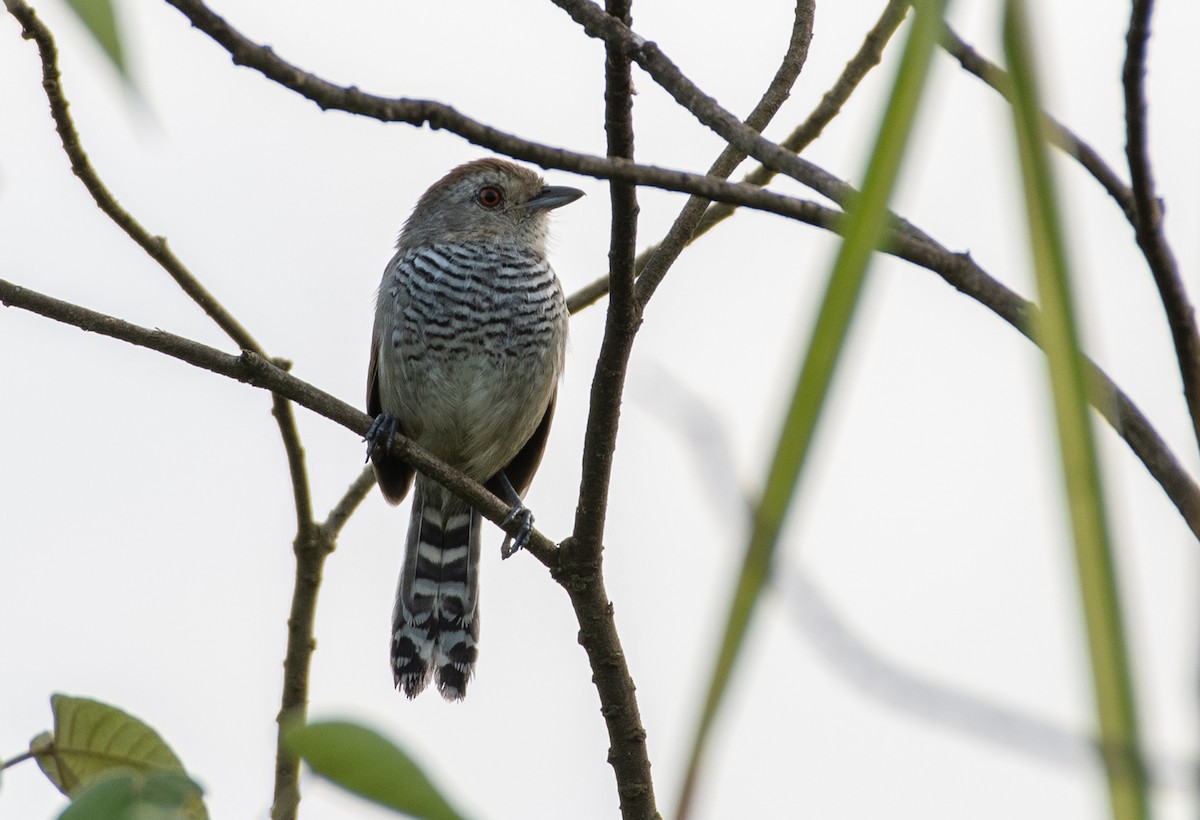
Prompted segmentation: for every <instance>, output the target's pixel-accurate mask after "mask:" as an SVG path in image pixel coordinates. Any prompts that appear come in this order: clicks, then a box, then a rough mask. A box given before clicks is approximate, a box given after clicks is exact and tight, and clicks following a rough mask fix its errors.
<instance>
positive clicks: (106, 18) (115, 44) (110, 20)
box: [67, 0, 130, 82]
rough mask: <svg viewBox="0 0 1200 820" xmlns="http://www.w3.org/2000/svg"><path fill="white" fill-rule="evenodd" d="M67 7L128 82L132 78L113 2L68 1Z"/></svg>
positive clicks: (101, 0)
mask: <svg viewBox="0 0 1200 820" xmlns="http://www.w3.org/2000/svg"><path fill="white" fill-rule="evenodd" d="M67 5H68V6H70V7H71V10H72V11H74V12H75V15H76V16H77V17H78V18H79V19H80V21H81V22H82V23H83V25H84V26H85V27H86V28H87V30H88V33H89V34H91V35H92V39H93V40H95V41H96V44H97V45H99V46H100V48H101V49H102V50H103V51H104V53H105V55H107V56H108V59H109V61H110V62H111V63H112V64H113V68H115V69H116V70H117V73H118V74H120V75H121V77H122V78H123V79H124V80H125V81H126V82H128V81H129V80H130V77H129V72H128V70H127V68H126V65H125V52H124V51H123V50H122V48H121V36H120V32H119V31H118V29H117V19H116V16H115V15H114V14H113V7H112V0H67Z"/></svg>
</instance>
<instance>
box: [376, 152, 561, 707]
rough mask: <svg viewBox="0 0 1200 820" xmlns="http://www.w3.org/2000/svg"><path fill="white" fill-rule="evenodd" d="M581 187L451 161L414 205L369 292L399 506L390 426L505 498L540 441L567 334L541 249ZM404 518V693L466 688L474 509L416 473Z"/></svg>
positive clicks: (474, 623) (517, 488)
mask: <svg viewBox="0 0 1200 820" xmlns="http://www.w3.org/2000/svg"><path fill="white" fill-rule="evenodd" d="M581 196H583V192H582V191H579V190H576V189H574V188H565V187H558V186H552V187H548V186H546V185H545V183H544V182H543V181H542V179H541V177H539V176H538V175H537V174H536V173H534V172H533V171H530V170H529V169H527V168H522V167H520V166H518V165H514V164H513V163H511V162H507V161H504V160H499V159H481V160H476V161H475V162H469V163H467V164H466V165H462V166H459V167H458V168H455V169H454V170H453V171H451V172H450V173H448V174H447V175H446V176H445V177H443V178H442V179H441V180H439V181H438V182H436V183H434V185H433V187H431V188H430V189H429V190H428V191H426V192H425V194H424V195H423V196H422V197H421V199H420V200H419V201H418V202H417V205H416V208H415V209H414V210H413V212H412V216H410V217H409V219H408V221H407V222H406V223H405V225H404V230H403V231H402V232H401V233H400V239H399V241H398V242H397V243H396V255H395V256H394V257H393V258H392V261H391V262H389V263H388V266H387V268H386V269H385V270H384V274H383V282H382V283H381V284H380V286H379V294H378V297H377V300H376V309H375V329H374V334H373V336H372V339H371V365H370V370H369V372H368V376H367V411H368V412H369V413H370V414H371V415H372V416H374V418H375V423H374V424H373V425H372V426H371V429H370V431H369V432H368V433H367V441H368V445H367V455H368V458H370V459H371V461H372V463H373V465H374V468H375V477H376V478H377V480H378V482H379V487H380V489H381V490H382V491H383V496H384V498H386V499H387V500H388V501H389V502H390V503H392V504H397V503H399V502H400V501H401V499H403V498H404V496H405V495H406V494H407V493H408V489H409V487H410V486H411V485H412V484H413V477H414V470H413V468H412V467H410V466H408V465H407V464H405V463H404V462H402V461H400V460H399V459H396V458H393V457H391V456H390V455H388V450H389V445H390V444H391V440H392V437H393V436H394V435H395V433H396V432H401V433H403V434H404V435H405V436H408V437H409V438H411V439H413V440H414V441H415V442H417V443H418V444H420V445H421V446H422V447H424V448H426V449H427V450H429V451H430V452H431V453H433V454H434V455H435V456H437V457H438V458H440V459H442V460H443V461H445V462H447V463H449V464H451V465H453V466H455V467H458V468H459V469H461V470H462V471H463V472H465V473H466V474H467V475H469V476H471V477H472V478H474V479H475V480H477V481H480V482H482V483H484V484H485V485H486V486H487V487H488V488H489V489H491V490H492V492H494V493H496V494H497V495H499V496H500V497H501V498H504V499H505V500H507V501H509V502H510V503H511V504H512V505H513V510H512V513H511V514H510V516H509V519H510V520H519V521H520V522H521V530H520V533H519V535H518V536H517V537H516V538H515V539H512V540H511V542H510V539H509V538H505V541H504V544H503V546H502V547H501V553H502V555H504V557H507V556H508V555H511V554H512V553H513V552H515V551H517V550H518V549H520V548H521V547H522V546H524V545H525V543H526V542H527V540H528V538H529V533H530V531H531V529H532V526H533V516H532V515H531V514H530V512H529V510H527V509H526V508H525V507H524V505H523V504H522V502H521V498H522V497H523V496H524V494H525V491H526V490H527V489H528V488H529V484H530V481H531V480H532V479H533V474H534V471H535V470H536V469H537V467H538V464H539V462H540V461H541V458H542V452H543V450H544V449H545V446H546V436H547V434H548V432H549V429H550V419H551V417H552V416H553V414H554V402H555V396H556V393H557V389H558V380H559V376H561V375H562V371H563V360H564V358H565V355H566V341H567V305H566V301H565V299H564V298H563V291H562V286H561V285H560V284H559V281H558V277H557V276H555V274H554V271H553V270H552V269H551V267H550V263H549V262H548V261H547V259H546V239H547V235H548V233H549V222H550V220H549V211H550V210H551V209H553V208H557V207H559V206H562V205H566V204H568V203H570V202H574V201H575V200H576V199H578V198H579V197H581ZM415 475H416V486H415V489H414V491H413V506H412V518H411V520H410V523H409V528H408V540H407V543H406V546H405V554H404V565H403V568H402V569H401V572H400V584H399V589H398V591H397V594H396V608H395V611H394V613H393V616H392V654H391V662H392V672H393V675H394V677H395V683H396V686H397V687H398V688H401V689H403V690H404V693H405V694H406V695H408V696H409V697H410V698H411V697H415V696H416V695H418V694H419V693H420V692H421V691H422V690H423V689H424V688H425V687H426V686H427V685H428V684H429V681H430V679H431V678H432V679H434V680H436V682H437V687H438V691H440V692H441V693H442V696H443V697H445V698H446V699H447V700H459V699H461V698H462V697H463V696H464V695H465V694H466V687H467V681H468V680H469V679H470V677H471V673H472V671H473V668H474V664H475V658H476V654H477V649H476V645H477V643H478V640H479V549H480V532H481V529H482V525H483V519H482V517H481V516H480V514H479V513H478V512H476V511H475V510H473V509H471V507H470V506H468V505H467V504H466V503H465V502H463V501H460V500H459V499H458V498H457V497H455V496H454V495H453V494H451V493H450V492H449V491H448V490H446V489H444V488H443V487H442V486H440V485H439V484H437V483H436V482H434V481H433V480H432V479H429V478H427V477H425V476H424V475H421V474H420V473H416V474H415Z"/></svg>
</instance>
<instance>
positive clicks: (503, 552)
mask: <svg viewBox="0 0 1200 820" xmlns="http://www.w3.org/2000/svg"><path fill="white" fill-rule="evenodd" d="M518 520H519V521H520V522H521V528H520V529H519V530H517V534H516V535H515V536H513V535H507V534H506V535H505V536H504V543H503V544H501V545H500V557H501V558H509V557H511V556H513V555H515V554H516V553H518V552H520V551H521V550H522V549H524V548H525V547H526V546H528V544H529V536H530V535H532V533H533V513H531V512H530V511H529V508H528V507H526V506H525V505H524V504H522V503H521V502H520V500H518V501H517V503H516V504H515V505H514V506H513V508H512V510H510V511H509V513H508V515H506V516H504V521H503V522H501V523H502V526H505V527H507V526H508V525H509V524H511V523H513V522H514V521H518Z"/></svg>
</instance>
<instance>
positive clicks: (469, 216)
mask: <svg viewBox="0 0 1200 820" xmlns="http://www.w3.org/2000/svg"><path fill="white" fill-rule="evenodd" d="M581 196H583V191H580V190H579V189H577V188H567V187H564V186H557V185H555V186H547V185H546V183H545V182H544V181H543V180H542V178H541V177H540V176H538V175H537V174H536V173H534V172H533V171H531V170H529V169H528V168H523V167H522V166H520V165H515V164H513V163H511V162H508V161H506V160H501V159H493V158H487V159H478V160H475V161H474V162H468V163H466V164H465V165H460V166H458V167H457V168H455V169H454V170H452V171H451V172H450V173H448V174H446V176H444V177H442V178H441V179H440V180H438V181H437V182H436V183H434V184H433V186H432V187H430V189H429V190H428V191H426V192H425V195H424V196H422V197H421V199H420V200H419V201H418V202H417V206H416V207H415V208H414V209H413V212H412V216H410V217H409V218H408V221H407V222H406V223H405V224H404V230H403V231H402V232H401V234H400V241H399V242H398V247H400V248H408V247H416V246H419V245H426V244H434V243H440V242H447V241H451V242H494V243H498V244H521V245H527V246H530V247H532V248H534V249H536V250H537V251H539V252H544V250H545V246H546V237H547V235H548V233H549V227H550V225H549V221H550V220H549V212H550V211H551V210H553V209H554V208H558V207H560V206H562V205H566V204H568V203H571V202H574V201H575V200H577V199H579V197H581Z"/></svg>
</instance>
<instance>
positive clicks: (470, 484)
mask: <svg viewBox="0 0 1200 820" xmlns="http://www.w3.org/2000/svg"><path fill="white" fill-rule="evenodd" d="M0 304H3V305H7V306H10V307H19V308H22V309H24V310H28V311H30V312H31V313H36V314H38V315H39V316H45V317H46V318H47V319H53V320H55V321H56V322H63V323H64V324H68V325H74V326H75V327H78V328H80V329H82V330H86V331H90V332H93V333H99V334H101V335H104V336H110V337H112V338H114V339H120V340H121V341H124V342H129V343H130V344H134V345H137V346H139V347H145V348H149V349H150V350H155V351H157V352H159V353H164V354H166V355H168V356H171V357H172V358H175V359H179V360H180V361H183V362H187V363H188V364H190V365H193V366H195V367H198V368H200V369H202V370H208V371H211V372H213V373H216V374H218V375H221V376H226V377H228V378H231V379H236V380H237V381H240V382H245V383H246V384H249V385H252V386H254V387H257V388H260V389H262V390H268V391H270V392H272V393H278V394H279V395H281V396H283V397H284V398H286V399H289V400H290V401H294V402H295V403H296V404H298V405H300V406H301V407H306V408H308V409H309V410H311V411H313V412H314V413H316V414H317V415H319V416H324V417H325V418H327V419H329V420H330V421H332V422H335V423H337V424H340V425H341V426H342V427H345V428H346V429H347V430H350V431H351V432H354V433H356V434H358V435H360V436H362V435H365V434H366V432H367V428H368V427H370V426H371V421H372V419H371V417H370V416H368V415H367V414H366V413H364V412H363V411H361V410H359V409H357V408H355V407H353V406H351V405H349V404H347V403H346V402H344V401H342V400H341V399H338V398H335V397H334V396H331V395H329V394H328V393H326V392H324V391H323V390H320V389H318V388H316V387H313V386H312V385H311V384H309V383H308V382H305V381H301V380H300V379H297V378H296V377H295V376H293V375H291V374H290V373H288V372H287V371H285V370H282V369H280V368H278V367H276V366H275V365H274V364H272V363H271V362H269V361H267V360H266V359H264V358H263V357H262V356H260V355H258V354H257V353H254V352H253V351H249V350H243V351H242V352H241V354H240V355H237V356H234V355H231V354H229V353H224V352H222V351H220V350H217V349H216V348H212V347H209V346H208V345H204V344H201V343H199V342H196V341H193V340H191V339H186V338H184V337H182V336H176V335H175V334H173V333H167V332H166V331H162V330H150V329H149V328H144V327H141V326H140V325H135V324H132V323H131V322H126V321H123V320H121V319H117V318H115V317H112V316H107V315H105V314H103V313H98V312H96V311H93V310H88V309H87V308H83V307H79V306H78V305H73V304H71V303H70V302H64V301H62V300H60V299H55V298H53V297H50V296H45V295H43V294H41V293H37V292H36V291H32V290H30V289H28V288H23V287H21V286H19V285H14V284H12V283H11V282H7V281H5V280H3V279H0ZM391 455H394V456H396V457H397V458H399V459H402V460H403V461H405V462H406V463H408V464H411V465H412V466H413V467H415V468H417V469H418V470H420V471H421V472H422V473H424V474H425V475H427V476H429V477H430V478H432V479H433V480H434V481H436V482H438V483H439V484H441V485H442V486H444V487H446V488H447V489H449V490H451V491H452V492H454V493H455V494H456V495H458V496H459V497H460V498H462V499H463V500H464V501H466V502H467V503H468V504H470V505H471V506H472V507H474V508H475V509H477V510H479V512H480V513H481V514H482V515H483V516H484V517H485V518H487V519H488V520H489V521H492V522H494V523H495V524H496V525H497V526H501V522H503V521H504V519H505V517H506V516H507V515H508V513H509V511H510V510H511V506H510V505H509V504H507V503H506V502H504V501H501V500H500V499H499V498H497V497H496V496H494V495H492V494H491V493H490V492H488V491H487V490H486V489H485V488H484V487H483V485H482V484H480V483H479V482H477V481H474V480H472V479H471V478H470V477H469V476H467V475H466V474H464V473H463V472H461V471H459V470H457V469H455V468H453V467H451V466H450V465H448V464H446V463H445V462H443V461H439V460H438V459H437V458H435V457H434V456H433V455H431V454H430V453H429V451H428V450H425V449H424V448H422V447H420V446H419V445H417V444H416V443H415V442H413V441H411V440H410V439H407V438H404V437H403V436H401V435H399V434H397V435H396V438H395V441H394V442H393V445H392V449H391ZM519 527H520V522H513V523H510V524H508V525H506V526H502V527H501V529H504V530H505V531H506V532H507V531H508V530H511V531H512V532H511V534H512V535H516V532H517V530H518V529H519ZM528 551H529V552H530V553H531V554H532V555H533V556H534V557H535V558H537V559H538V560H539V561H541V562H542V563H543V564H544V565H546V566H547V567H550V568H552V567H553V565H554V564H555V563H556V560H557V559H556V558H555V555H556V553H557V545H556V544H555V543H554V542H553V541H551V540H550V539H549V538H547V537H546V536H545V535H543V534H541V533H540V532H538V531H537V530H534V533H533V536H532V538H531V539H530V547H529V548H528Z"/></svg>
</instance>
